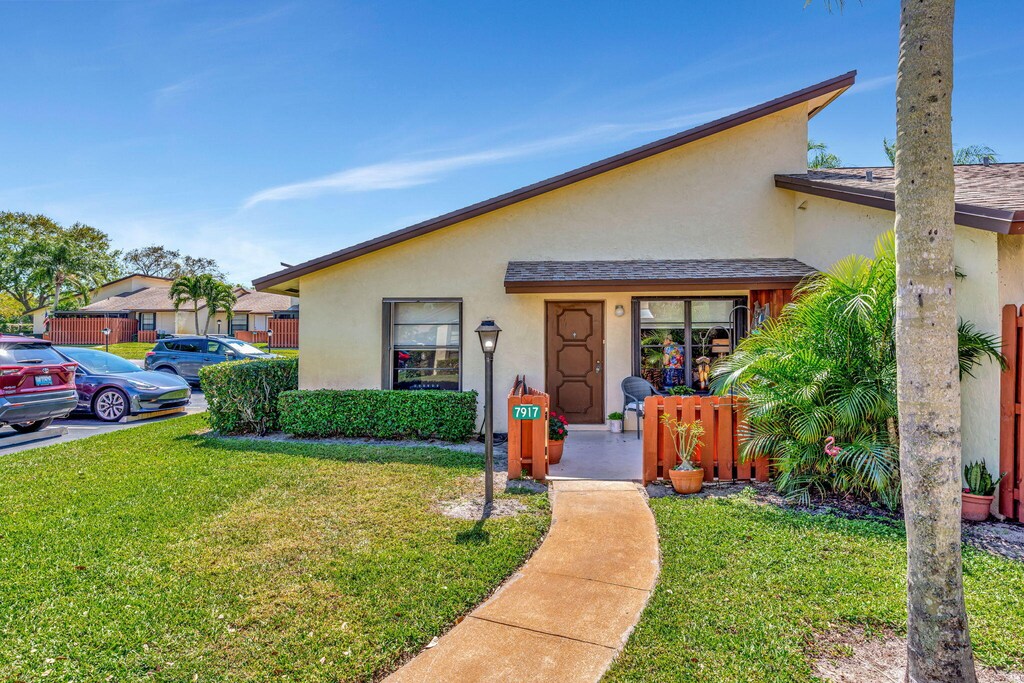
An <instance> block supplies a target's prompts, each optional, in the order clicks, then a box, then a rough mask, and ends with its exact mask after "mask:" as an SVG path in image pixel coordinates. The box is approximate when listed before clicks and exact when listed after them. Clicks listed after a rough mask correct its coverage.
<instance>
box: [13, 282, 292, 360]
mask: <svg viewBox="0 0 1024 683" xmlns="http://www.w3.org/2000/svg"><path fill="white" fill-rule="evenodd" d="M172 282H173V280H172V279H170V278H163V277H156V276H152V275H139V274H137V273H136V274H133V275H127V276H125V277H122V278H118V279H117V280H113V281H111V282H108V283H106V284H104V285H101V286H100V287H98V288H97V289H96V290H95V291H94V292H93V293H92V296H91V300H90V303H89V304H87V305H86V306H83V307H82V308H80V309H78V310H75V311H58V312H57V318H58V319H59V321H57V322H54V321H52V320H51V321H50V323H49V327H50V332H51V333H52V332H54V330H55V326H65V327H68V328H69V329H70V328H74V330H73V334H74V341H73V343H100V342H101V341H102V337H97V336H96V334H98V332H97V330H99V329H102V327H103V326H107V327H112V328H114V329H115V330H116V332H117V333H118V339H119V341H126V339H125V338H123V337H127V336H128V335H131V336H137V337H138V338H139V339H140V340H144V341H152V340H155V339H156V337H157V336H158V335H160V334H196V333H197V332H198V333H202V332H203V331H204V330H206V331H208V332H209V333H211V334H217V333H221V334H230V333H232V332H235V331H240V330H241V331H246V330H266V329H267V322H268V318H270V317H272V316H273V315H274V311H275V310H278V309H287V308H288V307H290V306H292V305H293V304H294V303H295V301H296V299H294V298H292V297H288V296H281V295H279V294H270V293H266V292H252V291H250V290H247V289H244V288H238V289H237V290H236V291H235V293H236V295H237V296H238V303H237V306H236V307H235V309H234V311H235V315H234V316H233V317H229V316H228V315H227V313H226V312H224V311H218V312H217V314H216V316H215V317H214V319H212V320H210V325H209V328H208V329H207V328H206V319H207V317H208V311H207V309H206V306H205V304H201V305H200V308H199V329H198V330H197V329H196V316H195V313H194V312H193V310H192V304H191V302H188V303H185V304H184V305H183V306H182V307H181V309H180V310H178V311H175V310H174V302H173V301H172V300H171V295H170V291H171V283H172ZM295 305H296V307H297V304H295ZM46 316H47V310H46V309H38V310H36V311H33V312H32V320H33V332H34V333H36V334H43V333H44V332H46V331H47V322H46ZM89 320H92V324H89V323H86V322H82V321H89ZM61 321H67V322H61ZM122 321H123V322H122ZM82 335H84V336H85V337H88V338H89V341H88V342H78V341H77V340H78V339H79V338H81V337H82ZM56 341H58V342H60V341H66V342H68V343H72V339H68V340H63V339H56Z"/></svg>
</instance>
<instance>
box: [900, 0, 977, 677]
mask: <svg viewBox="0 0 1024 683" xmlns="http://www.w3.org/2000/svg"><path fill="white" fill-rule="evenodd" d="M953 4H954V0H902V12H901V19H900V22H901V25H900V57H899V73H898V75H897V81H896V104H897V110H896V279H897V297H896V359H897V401H898V404H899V418H900V424H899V438H900V470H901V474H902V479H903V508H904V512H905V516H906V525H907V607H908V617H907V675H906V680H907V681H913V682H914V683H917V682H924V681H928V682H929V683H935V682H941V681H957V682H958V683H961V682H966V683H974V682H975V681H976V680H977V679H976V676H975V671H974V659H973V655H972V653H971V641H970V636H969V634H968V630H967V613H966V610H965V608H964V593H963V564H962V559H961V557H960V467H961V454H960V382H959V378H958V374H957V319H956V302H955V299H954V292H953V285H954V281H955V278H954V270H953V213H954V205H953V204H954V202H953V163H952V157H953V142H952V137H951V127H950V126H951V112H950V96H951V94H952V89H953Z"/></svg>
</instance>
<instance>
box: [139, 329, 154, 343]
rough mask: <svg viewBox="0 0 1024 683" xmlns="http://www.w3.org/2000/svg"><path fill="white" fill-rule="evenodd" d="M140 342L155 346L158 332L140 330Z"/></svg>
mask: <svg viewBox="0 0 1024 683" xmlns="http://www.w3.org/2000/svg"><path fill="white" fill-rule="evenodd" d="M139 341H140V342H145V343H148V344H155V343H156V330H139Z"/></svg>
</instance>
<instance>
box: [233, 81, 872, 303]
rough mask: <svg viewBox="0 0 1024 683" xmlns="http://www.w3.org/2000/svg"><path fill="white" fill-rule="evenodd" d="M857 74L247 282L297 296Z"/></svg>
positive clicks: (808, 100)
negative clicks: (350, 269)
mask: <svg viewBox="0 0 1024 683" xmlns="http://www.w3.org/2000/svg"><path fill="white" fill-rule="evenodd" d="M856 78H857V72H856V71H850V72H848V73H845V74H842V75H841V76H836V77H834V78H830V79H828V80H826V81H822V82H820V83H816V84H814V85H812V86H809V87H807V88H803V89H801V90H797V91H795V92H791V93H789V94H787V95H783V96H782V97H777V98H775V99H773V100H769V101H768V102H764V103H762V104H758V105H755V106H753V107H749V108H747V109H744V110H742V111H738V112H736V113H735V114H730V115H729V116H726V117H723V118H720V119H717V120H715V121H711V122H709V123H705V124H703V125H700V126H697V127H695V128H691V129H689V130H685V131H683V132H681V133H676V134H675V135H670V136H668V137H666V138H662V139H661V140H656V141H654V142H652V143H650V144H647V145H643V146H641V147H637V148H635V149H631V150H629V151H626V152H622V153H621V154H617V155H615V156H612V157H608V158H607V159H602V160H601V161H596V162H594V163H592V164H589V165H587V166H582V167H580V168H577V169H574V170H572V171H568V172H566V173H563V174H561V175H557V176H554V177H553V178H548V179H546V180H542V181H540V182H538V183H534V184H533V185H527V186H526V187H522V188H519V189H518V190H513V191H512V192H508V193H506V194H503V195H499V196H497V197H493V198H491V199H486V200H484V201H482V202H478V203H476V204H472V205H470V206H467V207H465V208H462V209H458V210H456V211H452V212H451V213H446V214H444V215H443V216H438V217H437V218H431V219H430V220H426V221H423V222H422V223H417V224H415V225H411V226H409V227H407V228H403V229H401V230H396V231H395V232H391V233H388V234H386V235H382V236H380V237H376V238H374V239H371V240H368V241H366V242H361V243H359V244H356V245H354V246H351V247H347V248H345V249H341V250H339V251H335V252H333V253H330V254H326V255H324V256H320V257H318V258H315V259H312V260H309V261H306V262H305V263H300V264H298V265H295V266H290V267H288V268H285V269H283V270H279V271H277V272H274V273H271V274H269V275H264V276H263V277H261V278H257V279H255V280H253V281H252V284H253V287H254V288H256V289H257V290H260V291H269V292H275V293H277V294H288V295H291V296H298V293H299V278H301V277H302V276H304V275H309V274H310V273H315V272H316V271H318V270H322V269H324V268H329V267H330V266H334V265H337V264H339V263H343V262H345V261H350V260H352V259H355V258H359V257H360V256H365V255H366V254H369V253H372V252H374V251H378V250H380V249H385V248H387V247H390V246H393V245H395V244H398V243H400V242H404V241H406V240H410V239H414V238H416V237H421V236H422V235H426V234H428V233H431V232H434V231H435V230H440V229H442V228H446V227H448V226H450V225H455V224H456V223H461V222H463V221H466V220H469V219H471V218H476V217H477V216H481V215H483V214H485V213H490V212H491V211H496V210H498V209H502V208H504V207H506V206H510V205H512V204H516V203H518V202H521V201H525V200H527V199H531V198H533V197H536V196H538V195H542V194H544V193H546V192H551V191H552V190H557V189H559V188H562V187H565V186H567V185H571V184H572V183H576V182H579V181H581V180H586V179H587V178H592V177H594V176H596V175H600V174H601V173H606V172H608V171H612V170H614V169H617V168H621V167H622V166H626V165H628V164H632V163H634V162H637V161H641V160H643V159H646V158H648V157H652V156H654V155H656V154H660V153H662V152H667V151H669V150H672V149H675V148H676V147H681V146H682V145H685V144H687V143H690V142H694V141H696V140H700V139H702V138H706V137H709V136H711V135H715V134H716V133H721V132H724V131H726V130H729V129H730V128H734V127H736V126H739V125H742V124H744V123H749V122H751V121H755V120H757V119H759V118H761V117H764V116H768V115H770V114H774V113H776V112H780V111H782V110H784V109H789V108H790V107H795V106H797V105H802V104H806V105H807V116H808V118H810V117H812V116H814V115H815V114H817V113H818V112H820V111H821V110H822V109H824V108H825V107H826V106H828V104H829V103H830V102H832V100H834V99H835V98H837V97H838V96H839V95H841V94H842V93H843V92H845V91H846V90H847V89H848V88H849V87H850V86H852V85H853V84H854V82H855V81H856Z"/></svg>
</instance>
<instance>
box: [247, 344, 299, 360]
mask: <svg viewBox="0 0 1024 683" xmlns="http://www.w3.org/2000/svg"><path fill="white" fill-rule="evenodd" d="M254 346H256V347H258V348H261V349H263V350H264V351H267V350H268V349H267V345H266V344H254ZM269 351H270V353H276V354H277V355H279V356H282V357H283V358H298V357H299V350H298V349H269Z"/></svg>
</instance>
